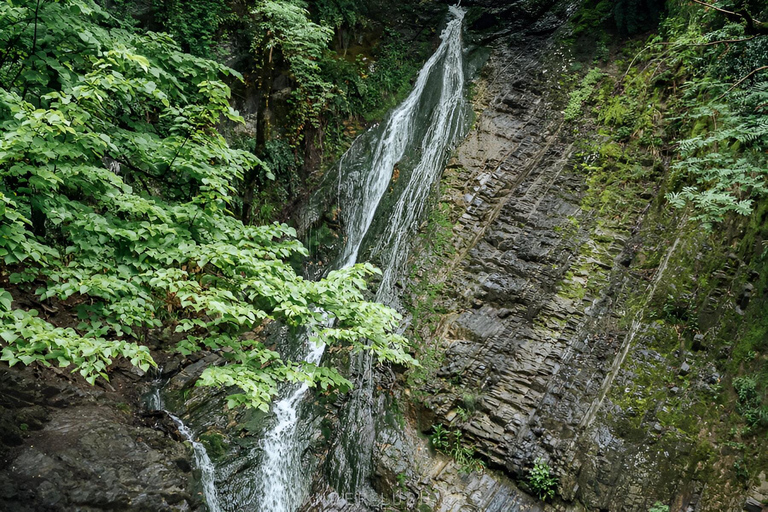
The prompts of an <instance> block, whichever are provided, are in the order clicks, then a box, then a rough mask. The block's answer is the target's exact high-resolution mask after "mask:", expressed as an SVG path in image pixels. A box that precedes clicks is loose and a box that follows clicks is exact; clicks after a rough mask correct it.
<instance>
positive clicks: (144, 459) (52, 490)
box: [0, 368, 202, 512]
mask: <svg viewBox="0 0 768 512" xmlns="http://www.w3.org/2000/svg"><path fill="white" fill-rule="evenodd" d="M124 370H125V371H122V370H118V371H117V372H116V373H115V374H114V375H113V379H112V385H107V389H99V388H90V387H89V386H87V385H83V384H84V383H82V382H80V383H78V382H77V380H76V379H74V378H72V377H69V376H67V375H66V374H65V373H62V372H58V371H56V372H45V373H42V372H39V371H38V372H35V371H32V370H31V369H24V370H19V369H16V368H11V369H8V368H4V369H0V387H1V389H2V393H0V429H2V452H0V453H2V459H3V466H2V468H1V469H0V479H1V480H2V485H1V486H0V509H2V510H6V511H8V512H12V511H14V512H16V511H18V512H27V511H29V512H32V511H35V512H38V511H68V510H82V511H93V512H95V511H101V510H104V511H106V510H134V511H140V510H157V511H182V510H183V511H191V510H202V504H201V500H200V498H199V497H198V496H197V495H196V492H195V490H194V486H193V481H194V477H193V469H192V468H193V465H192V460H191V457H190V453H189V452H188V451H187V449H186V447H185V446H184V445H183V444H182V443H181V442H180V441H181V437H180V436H179V434H178V431H176V429H175V427H174V426H173V422H172V421H171V420H170V419H169V418H166V417H165V416H164V415H162V414H160V413H158V414H155V415H145V416H143V417H141V416H139V415H138V414H134V413H138V412H139V411H138V410H137V409H138V407H140V405H139V404H138V403H137V402H136V396H135V394H133V393H132V392H131V391H128V390H127V389H126V388H130V387H132V386H134V385H135V384H136V382H137V381H138V380H139V379H140V377H139V376H137V375H135V374H133V373H131V372H130V371H129V370H127V369H124Z"/></svg>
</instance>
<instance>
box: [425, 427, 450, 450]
mask: <svg viewBox="0 0 768 512" xmlns="http://www.w3.org/2000/svg"><path fill="white" fill-rule="evenodd" d="M429 440H430V442H431V443H432V446H433V447H434V448H435V450H442V451H444V450H446V449H447V448H448V431H447V430H446V429H445V427H443V424H442V423H438V424H437V425H432V433H431V434H430V435H429Z"/></svg>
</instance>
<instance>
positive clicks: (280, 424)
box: [217, 7, 468, 512]
mask: <svg viewBox="0 0 768 512" xmlns="http://www.w3.org/2000/svg"><path fill="white" fill-rule="evenodd" d="M450 10H451V20H450V21H449V22H448V25H447V27H446V28H445V30H444V31H443V33H442V35H441V39H442V41H441V44H440V46H439V47H438V49H437V50H436V51H435V53H434V54H433V55H432V56H431V57H430V58H429V60H428V61H427V62H426V64H425V65H424V67H423V68H422V70H421V71H420V72H419V75H418V78H417V80H416V83H415V85H414V89H413V91H412V92H411V93H410V95H409V96H408V97H407V98H406V100H405V101H404V102H403V103H402V104H401V105H400V106H399V107H398V108H397V109H395V110H394V111H393V112H392V113H391V114H390V116H389V117H388V119H387V120H386V121H385V122H383V123H381V124H380V125H377V126H376V127H374V128H372V129H371V130H368V131H367V132H366V133H364V134H363V135H361V136H360V137H358V139H357V140H356V141H355V142H354V143H353V145H352V147H351V148H350V149H349V151H347V153H346V154H345V155H344V156H343V157H342V159H341V160H340V162H339V175H340V185H339V199H340V203H341V204H343V205H346V209H345V210H344V211H343V213H342V215H343V218H344V225H345V228H346V234H347V243H346V245H345V247H344V249H343V252H342V254H341V256H340V258H339V260H338V263H337V265H336V268H347V267H349V266H352V265H354V264H355V263H356V261H357V257H358V253H359V252H360V250H361V247H362V246H363V242H364V239H365V237H366V235H367V234H368V233H369V231H370V230H371V226H372V224H374V223H375V219H376V218H377V217H387V216H389V218H390V223H391V226H390V227H389V228H388V229H387V230H386V232H385V235H384V237H383V238H382V243H380V244H379V246H377V249H376V250H375V253H376V256H378V257H380V258H381V261H382V267H383V271H384V276H385V280H386V284H384V283H383V285H382V286H381V290H383V289H385V288H386V289H387V290H388V289H389V288H390V286H391V283H392V282H393V279H394V277H393V276H394V275H395V274H396V270H397V268H398V266H399V265H401V263H402V261H403V254H404V253H405V244H404V241H405V239H406V237H407V236H408V234H410V233H412V232H413V231H414V230H415V227H416V223H417V221H418V217H419V215H420V214H421V213H422V212H423V209H424V206H425V204H426V201H427V197H428V195H429V192H430V190H431V187H432V185H433V184H434V182H435V181H436V178H437V177H438V176H439V174H440V172H441V171H442V168H443V164H444V162H445V157H446V155H447V152H448V150H449V149H450V148H451V147H452V146H453V144H454V143H455V142H456V140H457V139H458V137H459V136H461V135H463V132H464V131H465V130H466V128H467V127H468V122H467V119H468V116H467V111H468V108H467V105H466V104H465V102H464V65H463V58H462V46H461V22H462V19H463V17H464V11H463V10H461V9H459V8H458V7H451V8H450ZM396 168H398V172H399V174H400V186H398V193H396V194H393V196H397V197H393V198H392V199H394V200H395V203H394V207H393V208H390V207H389V206H386V205H385V204H384V203H385V202H386V201H383V200H382V199H383V198H384V196H385V194H386V193H387V190H388V189H389V188H390V186H391V184H392V179H393V173H394V170H395V169H396ZM403 185H405V186H404V187H403ZM400 189H402V190H400ZM390 211H391V212H392V213H391V215H390V214H389V212H390ZM377 212H378V213H379V215H378V216H377V215H376V214H377ZM394 253H397V254H394ZM387 293H389V292H382V291H380V292H379V295H378V296H384V295H386V294H387ZM304 342H305V343H306V344H307V349H306V350H307V352H306V355H305V357H304V359H305V360H306V361H308V362H311V363H319V362H320V359H321V358H322V355H323V352H324V349H325V347H324V346H317V345H315V344H314V343H312V342H309V341H307V340H306V338H304ZM356 366H357V372H358V373H360V372H361V371H364V369H365V368H367V369H368V373H369V374H370V369H371V365H370V360H369V359H366V358H363V359H362V361H361V362H359V363H357V365H356ZM358 380H359V381H360V382H359V383H358V384H357V385H358V386H359V389H358V391H357V392H356V395H355V396H353V398H352V399H351V400H350V404H351V406H352V408H353V410H354V411H355V412H353V413H352V419H348V420H347V423H348V424H359V425H361V428H365V429H368V430H370V428H369V426H370V423H371V422H370V421H369V420H370V412H369V411H368V412H367V413H366V409H365V407H364V406H362V405H361V403H362V402H364V401H365V396H367V395H370V394H372V392H373V387H372V385H371V379H370V378H368V379H365V378H364V379H362V380H360V379H358ZM307 389H308V387H307V386H306V385H305V384H302V385H300V386H286V389H285V391H284V393H283V396H284V398H282V399H281V400H279V401H278V402H276V403H275V404H274V406H273V409H272V410H273V412H274V414H275V419H274V425H273V427H272V428H271V429H270V430H269V431H268V432H267V433H266V434H265V435H264V438H263V440H262V442H261V443H260V445H259V446H258V447H256V448H254V449H252V450H250V452H249V453H248V454H247V455H245V456H244V457H243V458H241V459H240V463H239V464H238V465H237V466H236V467H235V466H233V467H231V468H220V471H219V474H218V475H217V476H218V481H219V482H220V483H221V487H220V488H219V492H220V494H221V495H222V496H223V498H224V499H222V500H221V503H222V504H223V508H224V510H226V511H228V512H235V511H238V512H239V511H243V510H249V511H251V510H253V511H264V512H292V511H293V510H296V509H297V508H298V507H299V506H300V505H301V503H302V501H303V500H304V498H305V497H306V494H307V491H308V485H309V483H310V482H309V476H310V475H309V474H308V473H309V471H308V468H307V467H306V465H305V464H304V463H303V460H302V456H303V454H304V452H305V450H306V448H307V446H308V442H309V441H308V436H307V435H306V433H307V432H306V430H307V429H306V428H299V427H300V426H301V421H300V420H301V414H300V412H301V410H300V406H301V402H302V398H303V397H304V396H305V394H306V391H307ZM361 400H362V401H361ZM368 437H371V436H368ZM342 442H343V443H344V448H343V450H342V451H343V452H344V453H351V451H352V450H354V451H355V453H362V454H367V455H368V460H369V459H370V445H371V443H372V437H371V439H369V440H367V441H364V442H363V443H361V445H365V446H366V447H367V448H366V447H363V448H362V449H361V450H362V451H360V452H358V451H357V447H354V446H353V445H354V444H355V443H354V441H352V442H348V440H347V441H342ZM340 460H341V461H342V462H340V463H339V464H337V465H336V466H337V467H338V468H343V469H341V470H340V471H341V472H342V473H346V474H349V475H352V476H353V478H352V479H351V481H350V482H348V483H347V484H345V486H344V487H345V489H349V488H351V489H356V488H357V487H358V486H359V485H360V482H361V481H362V480H363V479H364V478H365V477H366V476H367V466H366V463H365V462H364V460H365V455H363V456H362V457H359V456H356V457H346V456H344V455H342V456H341V459H340ZM358 461H360V464H358ZM355 466H359V468H360V469H359V468H358V467H355ZM347 468H352V469H347Z"/></svg>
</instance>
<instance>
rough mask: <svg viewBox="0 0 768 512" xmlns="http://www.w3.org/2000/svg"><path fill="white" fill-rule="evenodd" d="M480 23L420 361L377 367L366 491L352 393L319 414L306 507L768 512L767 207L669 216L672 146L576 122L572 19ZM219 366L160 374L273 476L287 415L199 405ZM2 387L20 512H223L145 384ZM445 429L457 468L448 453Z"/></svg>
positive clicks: (431, 275)
mask: <svg viewBox="0 0 768 512" xmlns="http://www.w3.org/2000/svg"><path fill="white" fill-rule="evenodd" d="M470 7H472V10H470V13H469V14H468V24H469V27H468V28H469V31H470V32H469V35H468V38H469V42H470V44H472V45H474V46H483V47H487V48H489V51H490V57H489V58H488V60H487V62H486V63H485V64H484V66H483V68H482V70H481V71H480V73H479V77H478V78H477V79H476V80H475V82H474V83H473V85H472V86H471V95H472V100H473V103H474V107H475V112H476V119H475V122H474V125H473V128H472V130H471V131H470V133H469V135H468V136H467V137H466V139H465V140H464V141H463V142H462V143H461V144H460V145H459V146H458V147H457V149H456V150H455V152H454V154H453V156H452V158H451V160H450V162H449V164H448V166H447V168H446V169H445V172H444V173H443V176H442V179H441V182H440V186H439V191H437V192H436V193H435V197H434V204H433V207H432V211H431V213H430V215H429V218H428V219H426V220H425V222H424V224H423V225H422V228H421V231H420V232H419V233H418V234H415V237H414V248H413V250H412V254H411V258H410V261H409V269H410V271H409V273H408V275H405V276H401V279H400V280H399V281H398V289H399V290H401V291H402V298H401V302H402V304H401V306H402V308H403V311H404V312H406V313H407V315H406V316H407V323H408V325H407V331H406V334H407V335H408V336H409V337H410V338H411V339H413V340H414V344H415V346H416V348H415V351H416V354H417V356H418V357H419V358H420V360H421V361H422V364H423V368H421V369H417V370H414V371H408V372H406V371H405V370H403V369H401V368H394V369H392V368H382V367H379V368H377V369H376V371H375V375H376V381H375V387H376V390H377V392H376V394H375V396H374V399H373V400H372V403H371V404H370V408H371V412H372V417H373V418H374V421H375V425H374V428H373V430H374V432H375V440H374V446H373V460H372V461H371V466H372V476H371V482H370V484H371V485H370V487H371V490H372V491H373V492H372V493H367V494H365V495H362V496H349V495H341V494H339V493H338V492H337V491H336V490H335V489H334V488H333V486H332V485H331V484H329V477H330V476H332V475H330V474H329V473H330V471H329V470H328V466H327V464H328V460H329V458H328V455H329V452H330V451H331V450H333V447H334V443H335V442H337V440H338V429H339V424H338V423H337V421H338V420H337V418H338V413H339V411H340V410H342V409H343V408H344V407H345V406H346V405H347V402H346V400H347V398H345V397H343V396H338V397H337V396H331V397H327V396H322V397H312V398H311V399H308V400H307V404H308V409H311V411H310V413H309V414H310V416H311V417H312V420H311V428H310V429H308V432H307V433H306V435H307V436H309V437H311V438H312V439H311V441H310V443H309V448H308V449H307V453H305V454H304V458H303V459H302V460H303V461H309V462H308V467H312V468H314V467H317V469H316V471H315V475H316V477H315V479H314V482H313V492H312V495H311V497H310V498H309V499H308V500H307V502H306V503H304V505H303V506H302V507H301V510H304V511H312V512H315V511H317V512H320V511H338V512H342V511H345V512H349V511H362V510H419V511H428V510H434V511H441V512H442V511H445V512H448V511H451V512H453V511H474V510H476V511H517V510H520V511H524V510H525V511H543V510H560V511H582V510H584V511H586V510H590V511H598V510H599V511H643V512H645V511H647V510H649V509H650V508H651V507H652V506H653V504H654V503H655V502H657V501H659V502H662V503H665V504H669V505H670V510H672V511H674V512H683V511H685V512H694V511H696V512H699V511H701V512H704V511H724V510H727V511H735V510H741V509H742V507H743V506H744V504H745V500H746V499H747V498H751V499H752V500H753V501H752V502H751V503H752V505H751V506H752V507H753V508H752V509H750V510H753V511H754V510H757V511H759V510H760V509H761V508H763V506H762V504H761V503H760V502H763V503H764V502H765V500H766V499H768V483H766V476H765V475H766V472H767V471H768V465H767V464H766V457H767V456H768V455H767V454H766V452H767V451H768V450H765V438H764V435H763V437H754V436H753V435H751V434H748V433H747V432H745V430H744V428H743V421H742V420H741V418H740V416H739V414H738V413H737V411H736V405H735V404H736V403H737V396H736V394H735V392H734V389H733V384H732V381H733V377H734V375H732V374H731V372H733V370H734V368H735V367H736V366H734V363H733V362H732V361H733V360H734V357H735V356H734V354H733V351H734V350H735V347H738V346H739V344H738V340H740V339H745V338H746V337H748V336H752V337H764V336H765V334H766V328H765V326H764V322H763V320H762V319H763V318H764V317H765V313H766V311H767V310H766V308H768V297H766V293H765V292H766V290H767V289H768V286H767V285H766V284H767V283H768V273H766V271H765V268H764V267H765V262H764V260H763V259H761V255H762V254H763V245H764V244H763V240H765V239H766V238H768V237H766V234H765V229H764V227H763V226H764V224H765V222H764V221H765V217H766V211H765V209H764V208H763V209H759V210H758V211H756V212H755V213H754V214H753V216H752V217H751V218H748V219H741V220H739V219H736V220H732V221H729V222H728V223H726V224H724V225H723V226H722V227H721V228H720V229H718V230H716V231H714V232H706V231H703V230H701V229H700V228H699V227H698V226H697V225H696V224H693V223H691V222H690V221H689V212H687V211H685V210H681V211H673V210H671V209H670V208H669V207H668V205H667V204H666V201H665V199H664V194H665V193H666V191H667V190H668V187H669V179H670V172H669V163H670V158H671V154H670V152H669V151H667V152H660V153H659V154H656V155H653V154H647V153H631V152H629V151H628V150H626V149H625V148H623V147H622V146H621V145H619V144H615V143H612V142H611V141H609V140H607V138H606V137H605V136H604V135H602V134H600V133H599V129H598V127H596V126H595V125H594V124H593V123H592V122H591V121H590V119H589V116H588V115H585V116H583V118H578V119H576V120H570V121H566V120H565V119H564V115H563V110H564V109H565V107H566V103H567V101H568V93H569V92H571V91H572V90H573V89H574V88H575V87H577V86H576V85H575V84H577V83H578V80H576V81H575V82H574V80H573V77H574V76H576V77H578V79H580V78H581V75H583V74H584V73H583V70H584V66H585V65H586V66H589V65H591V64H592V62H593V55H591V54H590V53H589V52H586V54H585V53H584V52H582V51H580V50H578V44H579V43H578V42H576V43H574V42H573V41H571V40H569V39H568V38H569V35H570V31H572V27H570V26H569V25H568V23H567V22H568V20H569V18H571V16H572V15H573V14H574V12H575V11H576V10H577V9H578V8H579V5H578V3H573V2H515V1H509V2H493V1H487V2H486V1H482V0H481V1H477V2H473V3H471V5H470ZM427 19H431V18H429V17H428V16H425V17H424V20H427ZM424 20H422V21H424ZM424 23H426V21H424ZM582 42H583V41H582ZM611 52H613V53H612V54H611V55H610V57H609V58H607V59H605V60H604V61H603V62H602V63H601V64H600V67H601V69H602V71H603V72H605V73H607V74H609V75H613V76H620V75H621V74H622V73H623V72H624V68H621V69H619V68H618V66H616V65H615V63H614V62H613V60H614V58H616V57H617V56H618V54H619V53H620V52H621V45H620V44H619V43H617V45H616V47H615V48H612V49H611ZM616 162H618V163H616ZM628 168H631V169H632V173H633V174H632V176H631V177H629V178H628V177H627V175H626V174H622V173H625V172H627V171H626V170H627V169H628ZM331 195H332V194H331ZM334 199H335V198H334V197H330V196H329V197H327V198H326V199H325V200H324V201H319V203H318V204H321V205H331V204H332V203H333V200H334ZM314 206H317V205H314ZM322 208H323V207H322V206H320V207H316V208H315V210H314V211H313V213H312V214H311V215H309V216H308V217H307V218H305V219H302V222H303V225H302V226H301V227H303V228H305V230H306V234H307V235H309V234H310V233H309V230H310V229H315V228H317V223H318V222H321V221H322V219H323V215H326V217H325V220H326V221H328V219H329V217H331V216H332V215H330V214H328V213H327V212H324V211H321V210H322ZM310 210H311V209H310ZM305 211H306V210H305ZM334 227H335V226H334ZM329 252H330V251H329ZM332 357H339V358H343V357H344V356H343V355H336V356H333V355H332ZM753 358H754V359H756V360H765V354H761V353H756V354H754V356H753ZM218 362H219V358H218V357H217V356H215V355H210V356H208V357H207V358H204V359H198V360H194V361H193V360H191V359H181V358H174V359H171V360H168V361H163V370H162V371H161V373H160V374H159V375H154V377H158V376H159V377H161V378H162V379H163V380H164V381H168V382H169V384H168V386H167V389H168V390H169V393H168V394H169V396H168V397H167V400H168V401H169V402H171V404H172V405H173V408H174V410H175V411H176V412H177V413H179V415H180V416H182V417H184V419H185V421H187V420H188V421H190V423H191V424H192V425H193V426H195V429H196V431H199V432H204V436H206V437H205V443H206V445H207V446H208V448H209V451H210V452H211V453H212V457H213V458H214V461H216V462H217V463H218V464H219V465H220V467H221V468H225V470H226V471H224V473H223V474H222V475H221V476H220V477H219V480H220V482H219V484H220V485H221V486H223V487H227V486H228V485H230V484H229V478H230V476H232V475H235V474H245V473H247V472H248V471H249V470H251V469H252V466H253V465H254V464H255V463H256V462H254V460H252V459H250V458H245V457H243V454H246V453H250V450H251V449H252V448H253V446H255V445H256V444H257V443H258V439H259V438H258V436H259V435H260V433H263V431H264V428H265V425H268V424H269V419H268V418H267V417H266V416H265V415H264V414H263V413H260V412H240V411H228V412H226V413H222V412H221V411H222V410H224V405H223V404H224V398H223V397H224V393H218V394H217V393H212V392H210V391H208V392H201V391H199V390H193V388H192V386H193V383H194V380H195V379H194V378H195V376H198V375H199V373H200V372H201V371H202V369H203V368H204V367H205V365H207V364H218ZM0 379H2V393H0V406H2V411H1V414H0V429H2V433H3V437H2V442H3V451H2V455H3V458H4V462H5V464H4V467H3V469H2V470H0V479H2V482H3V484H2V487H0V508H2V509H3V510H9V511H13V510H19V511H27V510H29V511H31V510H52V511H53V510H88V511H91V510H93V511H96V510H117V509H122V510H204V509H205V505H204V504H203V501H202V497H201V495H200V492H199V491H200V490H199V475H198V474H196V473H195V471H194V470H193V466H194V462H193V458H192V456H191V452H190V450H188V447H187V446H185V445H184V444H183V442H182V437H181V436H180V435H179V433H178V431H177V429H176V428H175V427H174V425H173V422H172V421H170V419H169V418H168V417H167V416H165V415H163V414H161V413H152V412H149V411H146V408H145V407H144V405H143V404H142V399H141V396H139V393H137V392H132V391H129V390H128V389H129V388H130V387H131V386H134V385H136V384H137V383H141V385H143V386H144V388H145V389H147V390H148V389H149V387H150V386H151V385H152V383H151V382H150V376H146V375H139V374H137V373H135V372H132V371H131V370H129V369H127V368H118V369H117V371H116V373H115V375H114V377H113V380H112V381H111V383H110V384H107V385H106V386H104V385H102V387H100V388H89V387H87V386H85V384H84V382H82V381H78V380H77V379H75V378H73V377H69V376H67V375H66V374H63V373H61V372H52V371H49V370H40V369H30V368H26V369H23V370H20V369H16V368H14V369H7V368H3V369H2V374H0ZM438 426H439V428H440V429H444V430H445V431H446V432H448V435H449V436H450V439H454V440H455V439H457V437H458V436H459V433H460V441H458V442H456V444H455V445H454V446H453V447H452V448H457V447H458V448H461V449H462V450H463V451H462V450H454V449H452V448H446V449H443V450H441V451H437V450H435V449H434V447H433V446H431V443H430V440H429V436H430V435H432V436H434V434H435V431H436V429H437V428H438ZM443 452H447V453H443ZM537 460H539V461H543V462H544V463H546V464H547V465H548V466H549V467H551V468H552V470H553V471H554V473H555V474H556V475H557V477H558V484H557V496H556V497H555V498H554V499H552V500H549V501H548V502H546V503H545V502H544V501H542V500H540V499H538V498H537V497H535V492H533V490H532V489H531V488H530V487H529V486H528V484H527V479H528V474H529V471H530V470H531V468H532V467H533V465H534V463H535V461H537ZM366 463H367V461H366ZM480 466H484V468H482V467H480ZM755 503H756V504H755ZM756 507H759V508H756Z"/></svg>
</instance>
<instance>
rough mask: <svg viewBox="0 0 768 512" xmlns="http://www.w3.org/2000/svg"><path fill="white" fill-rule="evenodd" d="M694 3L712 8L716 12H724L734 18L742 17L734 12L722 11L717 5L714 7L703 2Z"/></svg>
mask: <svg viewBox="0 0 768 512" xmlns="http://www.w3.org/2000/svg"><path fill="white" fill-rule="evenodd" d="M693 1H694V2H696V3H697V4H701V5H704V6H706V7H711V8H712V9H714V10H716V11H720V12H723V13H725V14H732V15H733V16H741V15H740V14H737V13H735V12H733V11H726V10H725V9H721V8H720V7H717V6H716V5H712V4H709V3H707V2H704V1H703V0H693Z"/></svg>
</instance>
